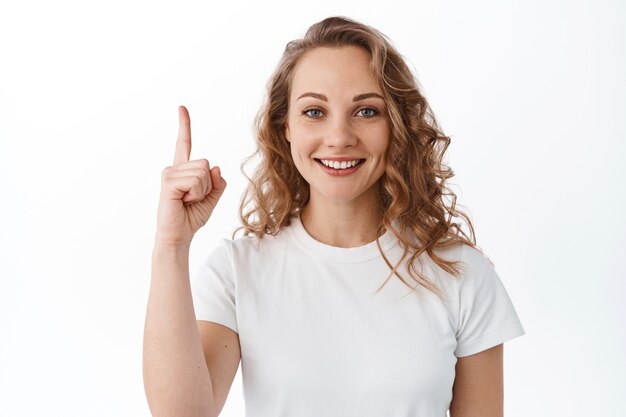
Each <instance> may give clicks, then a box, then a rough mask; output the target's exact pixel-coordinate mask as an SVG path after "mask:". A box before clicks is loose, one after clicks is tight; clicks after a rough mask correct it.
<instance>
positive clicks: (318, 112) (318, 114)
mask: <svg viewBox="0 0 626 417" xmlns="http://www.w3.org/2000/svg"><path fill="white" fill-rule="evenodd" d="M303 113H304V114H306V115H307V116H309V117H312V118H313V119H318V118H320V117H322V111H321V110H320V109H308V110H305V111H304V112H303Z"/></svg>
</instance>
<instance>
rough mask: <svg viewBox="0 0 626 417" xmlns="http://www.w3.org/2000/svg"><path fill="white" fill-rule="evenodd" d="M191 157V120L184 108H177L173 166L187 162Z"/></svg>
mask: <svg viewBox="0 0 626 417" xmlns="http://www.w3.org/2000/svg"><path fill="white" fill-rule="evenodd" d="M190 155H191V120H190V119H189V112H188V111H187V108H185V106H180V107H178V139H177V140H176V153H175V154H174V165H180V164H184V163H185V162H189V156H190Z"/></svg>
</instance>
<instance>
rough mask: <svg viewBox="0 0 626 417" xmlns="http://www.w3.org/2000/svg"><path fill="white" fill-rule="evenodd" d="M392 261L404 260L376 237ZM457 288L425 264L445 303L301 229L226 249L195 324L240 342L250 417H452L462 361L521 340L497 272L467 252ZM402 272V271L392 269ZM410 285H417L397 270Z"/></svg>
mask: <svg viewBox="0 0 626 417" xmlns="http://www.w3.org/2000/svg"><path fill="white" fill-rule="evenodd" d="M379 240H380V243H381V247H382V248H383V250H384V251H385V254H386V255H387V257H388V258H389V260H390V261H392V262H394V261H396V260H398V259H400V257H401V255H402V249H401V247H400V245H399V244H398V241H397V239H396V238H395V237H393V235H391V233H389V232H386V233H385V234H384V235H383V236H381V237H380V239H379ZM437 253H438V254H439V255H440V256H442V257H443V258H445V259H448V260H461V261H462V262H463V263H464V265H465V268H464V273H463V274H462V275H461V277H460V279H458V278H455V277H453V276H451V275H449V274H448V273H446V272H445V271H444V270H442V269H441V268H439V267H438V266H437V265H436V264H435V263H434V261H432V260H431V259H430V257H428V256H425V255H423V257H422V259H423V267H422V270H421V271H422V272H423V273H425V274H427V276H428V277H429V279H430V280H431V281H433V282H434V283H436V284H437V285H438V286H439V288H440V289H441V291H442V293H443V294H444V297H445V299H444V300H443V301H442V300H441V299H440V298H438V297H437V296H436V295H435V294H433V293H432V292H430V291H428V290H426V289H424V288H422V287H418V289H417V292H411V290H410V288H408V287H407V286H406V285H405V284H403V283H402V282H401V281H400V280H399V279H398V278H397V277H396V276H392V277H391V278H390V279H389V281H388V282H387V284H385V286H384V287H383V288H382V289H381V290H380V291H379V292H378V294H375V291H376V289H377V288H378V287H379V286H380V285H381V284H382V283H383V282H384V281H385V279H386V278H387V277H388V276H389V273H390V269H389V267H388V266H387V264H386V263H385V261H384V259H383V258H382V256H381V255H380V252H379V250H378V247H377V245H376V242H371V243H369V244H367V245H364V246H360V247H356V248H338V247H333V246H329V245H326V244H323V243H321V242H319V241H317V240H315V239H313V238H312V237H311V236H310V235H309V234H308V233H307V231H306V230H305V229H304V227H303V226H302V223H301V222H300V220H299V219H297V218H296V219H294V220H293V222H292V224H291V225H290V226H289V227H287V228H284V229H283V231H282V232H281V233H280V234H279V235H278V236H275V237H274V236H266V237H264V238H263V239H262V240H261V241H260V242H258V241H257V239H256V238H255V237H253V236H247V237H241V238H238V239H235V240H226V239H224V240H223V241H222V244H221V245H219V246H218V247H217V248H216V249H215V250H214V251H213V252H212V254H211V255H210V256H209V257H208V258H207V260H206V262H204V263H203V264H202V266H201V267H200V268H199V270H198V273H197V274H196V275H195V276H194V279H193V280H192V294H193V301H194V308H195V312H196V318H197V319H198V320H207V321H212V322H215V323H219V324H222V325H224V326H226V327H229V328H231V329H232V330H234V331H235V332H237V333H238V334H239V342H240V346H241V367H242V378H243V389H244V399H245V407H246V416H247V417H321V416H323V417H335V416H336V417H352V416H354V417H369V416H372V417H374V416H375V417H381V416H385V417H445V416H446V413H447V410H448V408H449V406H450V401H451V399H452V385H453V383H454V377H455V364H456V361H457V357H463V356H468V355H472V354H474V353H478V352H481V351H483V350H485V349H488V348H490V347H493V346H496V345H498V344H500V343H502V342H505V341H507V340H510V339H512V338H514V337H517V336H520V335H522V334H524V329H523V328H522V325H521V323H520V321H519V319H518V317H517V314H516V312H515V309H514V306H513V304H512V303H511V300H510V298H509V296H508V294H507V292H506V290H505V288H504V286H503V285H502V282H501V281H500V278H499V277H498V275H497V274H496V272H495V270H494V268H493V266H492V265H491V263H490V262H489V261H488V260H487V259H486V258H485V257H484V256H483V255H482V254H481V253H480V252H478V251H477V250H475V249H473V248H470V247H469V246H467V245H456V246H455V247H453V248H449V249H445V250H439V251H438V252H437ZM394 264H395V262H394ZM400 271H401V273H402V274H403V277H405V279H406V280H407V282H408V283H409V284H411V285H415V281H414V280H413V279H411V278H410V277H409V275H408V272H407V271H406V269H403V268H402V269H400Z"/></svg>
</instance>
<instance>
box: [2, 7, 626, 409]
mask: <svg viewBox="0 0 626 417" xmlns="http://www.w3.org/2000/svg"><path fill="white" fill-rule="evenodd" d="M225 3H226V2H222V3H219V4H210V3H209V2H190V1H176V2H174V1H172V2H168V3H164V2H148V1H145V2H127V1H119V0H116V1H109V2H98V3H95V2H93V4H89V3H88V2H82V1H68V0H60V1H55V2H46V1H21V2H8V1H7V2H3V3H2V5H1V6H0V61H1V63H0V181H1V182H0V192H1V193H2V199H1V203H0V210H1V211H0V215H1V217H0V253H1V255H0V256H1V257H2V258H1V262H0V331H1V333H0V415H1V416H11V417H18V416H19V417H21V416H36V415H47V416H81V417H82V416H148V415H149V410H148V407H147V403H146V401H145V397H144V392H143V383H142V372H141V350H142V336H143V322H144V317H145V308H146V301H147V294H148V288H149V282H150V253H151V245H152V240H153V236H154V230H155V219H156V207H157V201H158V196H159V185H160V173H161V170H162V168H163V167H165V166H166V165H169V164H170V163H171V160H172V157H173V152H174V143H175V139H176V134H177V129H178V125H177V123H178V120H177V106H178V105H180V104H184V105H186V106H187V107H188V108H189V111H190V114H191V120H192V132H193V138H194V144H193V150H192V159H197V158H203V157H206V158H207V159H209V161H210V162H211V163H212V164H218V165H220V166H221V168H222V172H223V175H224V177H225V178H226V179H227V181H228V182H229V186H228V189H227V191H226V194H225V196H224V197H223V198H222V200H221V201H220V204H219V206H218V208H217V209H216V211H215V213H214V216H213V217H212V219H211V221H210V223H209V224H208V225H207V226H206V227H205V228H204V229H202V230H201V231H200V232H199V234H198V235H197V236H196V239H195V241H194V245H193V246H192V258H191V267H192V269H195V268H196V267H197V266H198V264H199V262H200V260H201V259H202V258H203V256H204V255H205V253H206V251H207V250H208V249H210V248H211V247H212V245H214V244H215V243H216V241H217V240H218V239H219V238H221V237H226V236H229V235H230V233H231V231H232V230H233V228H234V227H235V226H237V210H236V209H237V206H238V203H239V198H240V195H241V192H242V190H243V187H244V186H245V183H244V180H243V176H242V175H241V173H240V172H239V164H240V162H241V161H242V159H243V158H244V157H245V156H246V155H247V154H248V153H250V152H251V151H252V150H253V139H252V134H251V124H252V119H253V117H254V114H255V112H256V110H257V108H258V106H259V104H260V102H261V99H262V97H263V94H264V87H265V83H266V80H267V78H268V77H269V75H270V73H271V71H272V70H273V68H274V66H275V64H276V63H277V60H278V58H279V56H280V54H281V52H282V49H283V47H284V45H285V43H286V42H287V41H289V40H291V39H293V38H296V37H299V36H301V35H303V34H304V31H305V29H306V28H307V27H308V26H309V25H310V24H312V23H314V22H316V21H318V20H320V19H322V18H323V17H326V16H329V15H336V14H338V15H347V16H350V17H353V18H355V19H358V20H361V21H363V22H365V23H368V24H371V25H373V26H375V27H377V28H378V29H380V30H381V31H383V32H384V33H386V34H387V35H388V36H389V37H390V38H391V39H392V40H393V41H394V42H395V44H396V45H397V46H398V48H399V49H400V51H401V52H402V53H403V54H404V55H405V56H406V57H407V59H408V60H409V61H410V63H411V64H412V66H413V67H414V68H415V69H416V73H417V75H418V78H419V80H420V82H421V84H422V85H423V88H424V92H425V94H426V96H427V98H428V99H429V100H430V103H431V105H432V107H433V109H434V111H435V114H436V115H437V117H438V119H439V120H440V122H441V124H442V126H443V128H444V131H445V132H446V133H447V134H448V135H451V136H452V139H453V142H452V145H451V147H450V149H449V153H448V162H449V164H450V165H451V166H452V168H453V169H454V170H455V172H456V174H457V175H456V177H455V178H454V180H453V182H454V184H456V189H457V190H458V191H459V194H460V202H461V203H462V204H463V205H464V206H465V207H467V208H468V210H469V211H470V213H471V215H472V218H473V220H474V222H475V226H476V229H477V237H478V243H479V245H480V246H481V247H482V248H483V249H484V250H485V251H486V253H487V254H488V255H489V256H490V258H491V259H492V260H493V261H494V262H495V264H496V269H497V271H498V273H499V274H500V276H501V278H502V280H503V282H504V284H505V286H506V287H507V290H508V291H509V294H510V296H511V298H512V299H513V301H514V303H515V306H516V308H517V311H518V314H519V316H520V318H521V320H522V323H523V324H524V327H525V329H526V335H525V336H523V337H521V338H518V339H514V340H513V341H511V342H510V343H506V344H505V389H506V393H505V406H506V412H507V416H510V417H516V416H572V417H583V416H600V415H617V414H618V412H619V410H623V409H625V408H626V400H625V397H624V395H623V394H624V393H625V392H626V385H625V383H624V378H623V375H624V372H625V371H626V366H625V365H626V362H625V359H624V352H626V337H625V332H624V328H625V326H624V319H625V318H626V308H625V307H624V306H625V305H626V304H625V303H624V302H623V298H624V295H625V293H626V285H625V284H624V282H625V280H624V278H625V277H624V273H623V264H622V262H621V261H623V259H622V257H623V256H624V252H625V249H626V247H625V246H626V245H625V244H624V241H625V238H626V225H625V220H624V211H625V207H624V206H625V203H626V193H625V191H624V190H625V188H626V187H625V186H624V180H625V179H626V175H625V170H624V165H623V162H622V160H623V158H624V156H626V155H625V152H624V151H625V149H626V146H625V145H624V142H625V140H626V122H625V121H624V120H625V115H626V99H625V97H626V83H625V82H624V74H626V58H625V57H626V55H625V54H624V51H626V45H625V44H626V41H625V40H626V30H625V29H624V25H623V22H624V21H625V19H626V7H625V4H624V3H623V2H619V1H613V2H611V1H597V0H596V1H592V0H577V1H558V0H552V1H541V0H527V1H523V2H522V1H503V0H498V1H497V0H493V1H487V0H481V1H478V2H466V1H435V0H428V1H427V0H417V1H411V2H407V3H406V4H410V5H411V6H409V7H407V6H401V5H400V4H396V3H394V2H390V1H385V2H380V1H370V0H358V1H341V2H339V1H334V0H333V1H322V0H319V1H316V2H284V3H279V2H277V1H271V0H270V1H265V2H250V4H245V3H241V2H231V4H229V5H226V4H225ZM223 415H224V416H243V396H242V387H241V379H240V374H238V375H237V377H236V380H235V382H234V384H233V388H232V389H231V394H230V397H229V399H228V402H227V404H226V408H225V410H224V412H223Z"/></svg>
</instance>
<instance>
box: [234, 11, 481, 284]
mask: <svg viewBox="0 0 626 417" xmlns="http://www.w3.org/2000/svg"><path fill="white" fill-rule="evenodd" d="M340 46H357V47H361V48H364V49H365V50H367V51H368V52H369V53H370V55H371V57H372V60H371V64H370V66H371V70H372V73H373V74H374V76H375V77H376V79H377V81H378V83H379V85H380V87H381V90H382V91H383V97H384V99H385V102H386V104H387V108H388V117H389V120H390V124H391V140H390V143H389V146H388V148H387V150H386V160H387V162H388V163H387V164H386V168H385V172H384V174H383V175H382V177H381V178H380V180H379V182H378V184H379V191H380V196H381V201H382V206H381V207H380V210H381V215H382V216H381V217H382V222H381V224H380V226H379V228H378V236H380V235H381V234H382V233H383V232H384V231H385V230H388V231H390V232H391V233H392V234H393V235H394V236H395V237H396V238H397V239H398V240H399V242H400V245H401V247H402V248H403V250H404V254H403V257H402V258H401V260H400V261H399V262H398V263H397V264H396V265H392V264H391V262H390V261H389V260H388V258H387V257H386V256H385V254H384V253H383V251H382V248H381V247H380V243H379V241H378V239H377V240H376V241H377V243H378V248H379V250H380V252H381V254H382V256H383V258H384V260H385V262H386V263H387V265H388V266H389V268H390V274H389V276H388V277H387V279H386V280H385V282H384V283H383V284H382V285H381V286H380V287H379V288H378V290H380V289H381V288H382V287H383V286H384V285H385V284H386V283H387V282H388V281H389V279H390V278H391V276H393V275H395V276H397V277H398V278H399V279H400V280H401V281H402V282H403V283H404V284H406V285H407V286H408V287H409V288H411V289H412V290H414V289H415V288H416V287H417V285H422V286H423V287H425V288H427V289H429V290H431V291H433V292H434V293H435V294H437V295H439V296H441V293H440V291H439V289H438V287H437V286H436V284H434V283H433V282H431V281H430V280H429V279H428V278H426V277H425V276H424V275H423V274H422V273H421V272H420V271H419V269H418V268H417V266H416V263H417V262H418V261H419V257H420V255H421V254H423V253H424V252H426V253H427V254H428V256H430V258H431V259H432V260H433V261H434V262H436V263H437V265H439V266H440V267H441V268H442V269H444V270H445V271H446V272H448V273H450V274H452V275H454V276H459V274H460V268H459V266H458V261H448V260H446V259H443V258H441V257H439V256H437V254H436V253H435V252H434V250H435V249H438V248H445V247H449V246H452V245H455V244H458V243H461V244H467V245H469V246H471V247H474V248H476V239H475V234H474V228H473V226H472V222H471V220H470V219H469V217H468V216H467V215H466V214H465V213H463V212H462V211H460V210H459V209H457V208H456V195H455V194H454V193H453V192H452V191H451V190H450V189H449V188H448V187H447V186H446V180H448V179H449V178H451V177H452V176H453V175H454V174H453V172H452V170H451V169H450V168H449V167H447V166H445V165H444V163H443V156H444V153H445V151H446V149H447V148H448V146H449V144H450V138H449V137H447V136H445V135H444V134H443V133H442V130H441V128H440V127H439V125H438V123H437V121H436V119H435V116H434V115H433V113H432V111H431V109H430V107H429V105H428V103H427V101H426V99H425V98H424V96H423V95H422V94H421V92H420V88H419V83H418V81H417V79H416V78H415V77H414V75H413V73H412V72H411V70H410V69H409V67H408V66H407V64H406V63H405V61H404V59H403V58H402V56H401V55H400V54H399V53H398V51H397V50H396V49H395V48H394V47H393V46H392V45H391V42H390V41H389V40H388V39H387V38H386V37H385V35H383V34H382V33H380V32H379V31H377V30H376V29H374V28H372V27H369V26H367V25H364V24H361V23H359V22H356V21H354V20H350V19H347V18H344V17H329V18H327V19H324V20H322V21H320V22H318V23H316V24H314V25H312V26H311V27H310V28H309V29H308V31H307V32H306V34H305V36H304V38H302V39H298V40H294V41H291V42H289V43H288V44H287V46H286V48H285V51H284V53H283V56H282V58H281V60H280V62H279V64H278V66H277V68H276V70H275V72H274V74H273V75H272V77H271V78H270V80H269V83H268V86H267V98H266V101H265V104H264V105H263V107H262V108H261V109H260V111H259V113H258V114H257V117H256V120H255V127H256V136H257V144H258V148H257V150H256V152H255V153H253V154H252V155H250V156H249V157H248V158H246V159H245V160H244V162H243V163H242V172H243V174H244V175H245V176H246V177H247V178H248V180H249V181H250V183H249V185H248V188H247V190H246V191H245V192H244V194H243V196H242V199H241V205H240V209H239V216H240V219H241V222H242V226H241V227H240V228H238V229H237V230H235V232H234V233H233V238H234V237H235V235H236V234H237V232H238V231H240V230H242V229H243V234H244V235H245V236H247V235H250V234H254V235H255V236H256V237H257V238H258V239H262V238H263V236H264V235H266V234H268V235H277V234H278V233H279V232H280V231H281V229H282V228H283V227H286V226H288V225H289V224H290V223H291V220H292V219H293V218H294V217H296V216H298V215H299V213H300V212H301V210H302V209H303V208H304V207H305V206H306V204H307V203H308V201H309V185H308V183H307V182H306V181H305V179H304V178H303V177H302V175H300V173H299V172H298V170H297V169H296V166H295V164H294V162H293V159H292V157H291V152H290V147H289V146H290V145H289V142H288V141H287V139H286V137H285V125H286V121H287V112H288V105H289V102H288V100H289V95H290V86H291V80H292V78H293V69H294V67H295V65H296V63H297V62H298V59H299V58H300V57H301V56H302V55H303V54H304V53H306V52H307V51H310V50H311V49H314V48H318V47H340ZM255 157H260V158H259V164H258V165H257V167H256V170H255V171H254V173H253V175H252V177H249V176H248V175H247V174H246V173H245V171H244V167H245V166H246V165H247V164H248V163H250V162H251V161H252V160H253V158H255ZM455 220H462V221H464V222H465V223H466V225H467V227H468V228H469V236H468V235H467V234H466V233H465V232H464V231H463V230H462V225H461V223H457V222H455ZM407 256H408V261H407V262H408V263H407V270H408V272H409V275H410V276H411V278H413V279H414V280H415V281H416V284H417V285H415V286H411V285H410V284H409V283H408V282H407V281H406V280H405V279H404V277H403V276H402V275H401V274H400V273H399V272H398V270H397V268H398V266H399V265H400V264H401V263H402V262H403V261H404V260H405V259H406V258H407ZM378 290H377V291H378Z"/></svg>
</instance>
